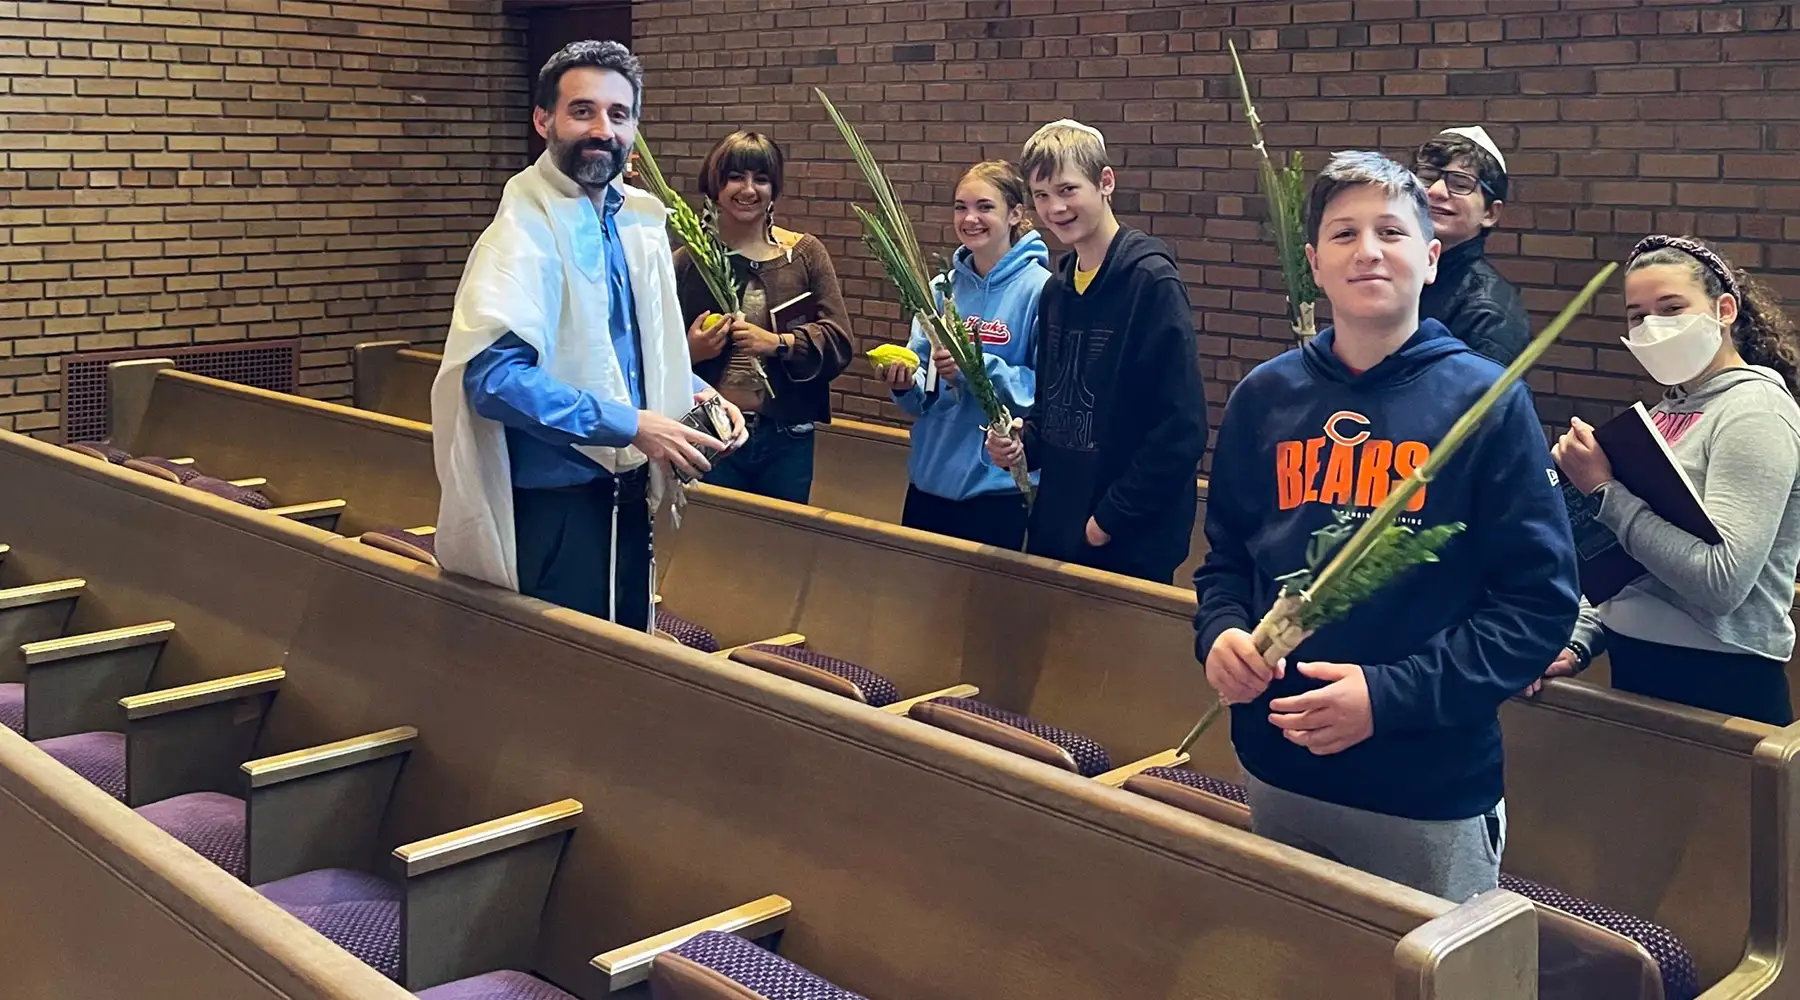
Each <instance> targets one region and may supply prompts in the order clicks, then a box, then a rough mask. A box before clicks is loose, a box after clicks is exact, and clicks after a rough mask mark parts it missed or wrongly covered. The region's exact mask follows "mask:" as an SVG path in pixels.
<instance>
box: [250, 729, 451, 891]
mask: <svg viewBox="0 0 1800 1000" xmlns="http://www.w3.org/2000/svg"><path fill="white" fill-rule="evenodd" d="M418 738H419V731H418V730H417V729H414V728H413V727H412V726H396V727H394V728H393V729H386V730H383V731H381V732H378V733H369V734H366V735H363V736H358V737H354V738H352V739H347V740H340V741H338V742H336V743H328V744H325V745H323V746H317V747H310V748H308V749H305V750H296V751H294V752H292V753H286V754H280V755H277V756H274V757H265V758H262V759H260V760H253V761H248V762H246V763H245V764H243V765H242V766H241V770H242V772H243V774H244V775H245V776H246V778H247V779H248V783H249V794H248V796H247V802H246V805H245V810H244V816H245V825H244V866H245V881H247V882H249V883H250V884H251V885H262V884H264V883H266V882H273V881H276V880H277V879H282V878H286V877H288V876H289V875H298V874H300V873H302V872H308V871H313V870H315V869H320V868H349V869H353V870H356V871H368V870H370V866H371V865H374V864H376V862H377V859H378V855H379V848H378V846H377V843H378V841H379V839H380V836H381V825H382V821H383V819H384V818H385V817H386V815H387V806H388V802H389V800H390V799H391V798H392V797H393V794H394V785H395V783H396V782H397V781H398V780H399V778H400V769H401V766H402V765H403V764H404V763H405V761H406V758H407V755H408V754H409V753H410V752H411V751H412V748H413V745H414V744H415V743H416V742H417V741H418Z"/></svg>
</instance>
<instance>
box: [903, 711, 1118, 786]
mask: <svg viewBox="0 0 1800 1000" xmlns="http://www.w3.org/2000/svg"><path fill="white" fill-rule="evenodd" d="M935 703H936V704H939V705H947V706H949V707H951V708H959V709H962V710H963V711H965V712H968V713H969V714H970V715H979V716H981V717H982V718H984V719H991V720H993V721H995V722H998V723H1002V724H1003V725H1008V726H1011V727H1013V728H1014V729H1017V730H1020V731H1022V732H1027V733H1030V734H1031V735H1033V736H1036V737H1037V738H1038V739H1041V740H1048V741H1050V742H1051V743H1054V744H1056V745H1057V746H1059V747H1062V748H1063V749H1064V750H1066V751H1068V753H1069V756H1070V757H1073V758H1075V767H1076V769H1077V771H1078V772H1079V773H1080V774H1081V776H1082V777H1084V778H1092V777H1094V776H1095V775H1098V774H1105V773H1106V772H1107V771H1110V770H1112V759H1111V758H1109V757H1108V756H1107V755H1106V748H1105V747H1103V746H1101V745H1100V744H1098V743H1095V742H1094V741H1093V740H1091V739H1088V738H1087V737H1086V736H1083V735H1081V734H1080V733H1072V732H1070V731H1069V730H1067V729H1060V728H1058V727H1056V726H1052V725H1050V724H1048V723H1044V722H1039V721H1037V720H1036V719H1033V718H1031V717H1030V716H1026V715H1020V714H1019V713H1017V712H1008V711H1007V710H1006V709H1004V708H996V707H994V706H993V705H990V704H988V703H987V702H985V701H979V700H977V699H974V698H939V699H937V700H936V702H935Z"/></svg>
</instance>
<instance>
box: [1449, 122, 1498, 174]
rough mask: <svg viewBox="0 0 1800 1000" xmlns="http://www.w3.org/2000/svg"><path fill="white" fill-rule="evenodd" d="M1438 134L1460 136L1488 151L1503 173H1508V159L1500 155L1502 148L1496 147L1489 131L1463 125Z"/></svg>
mask: <svg viewBox="0 0 1800 1000" xmlns="http://www.w3.org/2000/svg"><path fill="white" fill-rule="evenodd" d="M1438 134H1439V135H1460V136H1462V137H1463V138H1465V139H1467V140H1469V141H1470V142H1473V143H1474V144H1475V145H1477V146H1480V147H1481V148H1482V149H1485V150H1487V151H1488V153H1489V154H1491V155H1492V156H1493V157H1494V159H1495V160H1496V161H1497V162H1498V163H1499V164H1500V172H1501V173H1505V172H1506V157H1504V156H1501V155H1500V147H1499V146H1496V145H1494V139H1493V137H1492V136H1490V135H1488V134H1487V129H1484V128H1482V127H1481V126H1480V125H1463V126H1459V127H1457V128H1447V129H1445V130H1443V131H1442V132H1439V133H1438Z"/></svg>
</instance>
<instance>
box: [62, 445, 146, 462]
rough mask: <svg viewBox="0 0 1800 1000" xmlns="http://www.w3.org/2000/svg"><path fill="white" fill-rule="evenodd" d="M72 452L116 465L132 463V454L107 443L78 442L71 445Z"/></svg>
mask: <svg viewBox="0 0 1800 1000" xmlns="http://www.w3.org/2000/svg"><path fill="white" fill-rule="evenodd" d="M69 449H70V450H71V451H78V452H81V453H82V454H84V455H87V456H88V457H90V458H99V459H104V460H105V461H108V462H111V463H112V464H114V465H124V464H125V463H126V462H129V461H131V453H130V452H127V451H125V450H124V449H122V448H115V447H113V446H112V445H110V444H108V443H107V442H105V441H76V442H74V443H73V444H71V445H69Z"/></svg>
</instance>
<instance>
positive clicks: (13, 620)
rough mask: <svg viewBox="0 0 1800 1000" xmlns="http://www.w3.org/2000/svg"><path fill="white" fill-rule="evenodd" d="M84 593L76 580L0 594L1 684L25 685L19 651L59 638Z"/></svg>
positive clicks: (84, 584) (82, 583) (84, 583)
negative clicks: (36, 643)
mask: <svg viewBox="0 0 1800 1000" xmlns="http://www.w3.org/2000/svg"><path fill="white" fill-rule="evenodd" d="M85 590H87V581H86V580H82V579H79V578H75V577H71V578H69V579H66V580H49V581H45V582H43V583H33V584H27V585H25V586H22V587H8V588H6V589H4V590H0V684H22V683H24V682H25V658H24V656H23V655H21V653H20V651H19V649H20V647H21V646H24V645H25V644H26V643H31V642H42V641H44V640H46V639H55V638H58V637H59V636H61V635H62V634H63V630H64V629H66V628H68V626H69V615H71V614H73V613H74V611H75V602H76V600H78V599H79V598H80V597H81V595H82V593H83V592H84V591H85Z"/></svg>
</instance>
